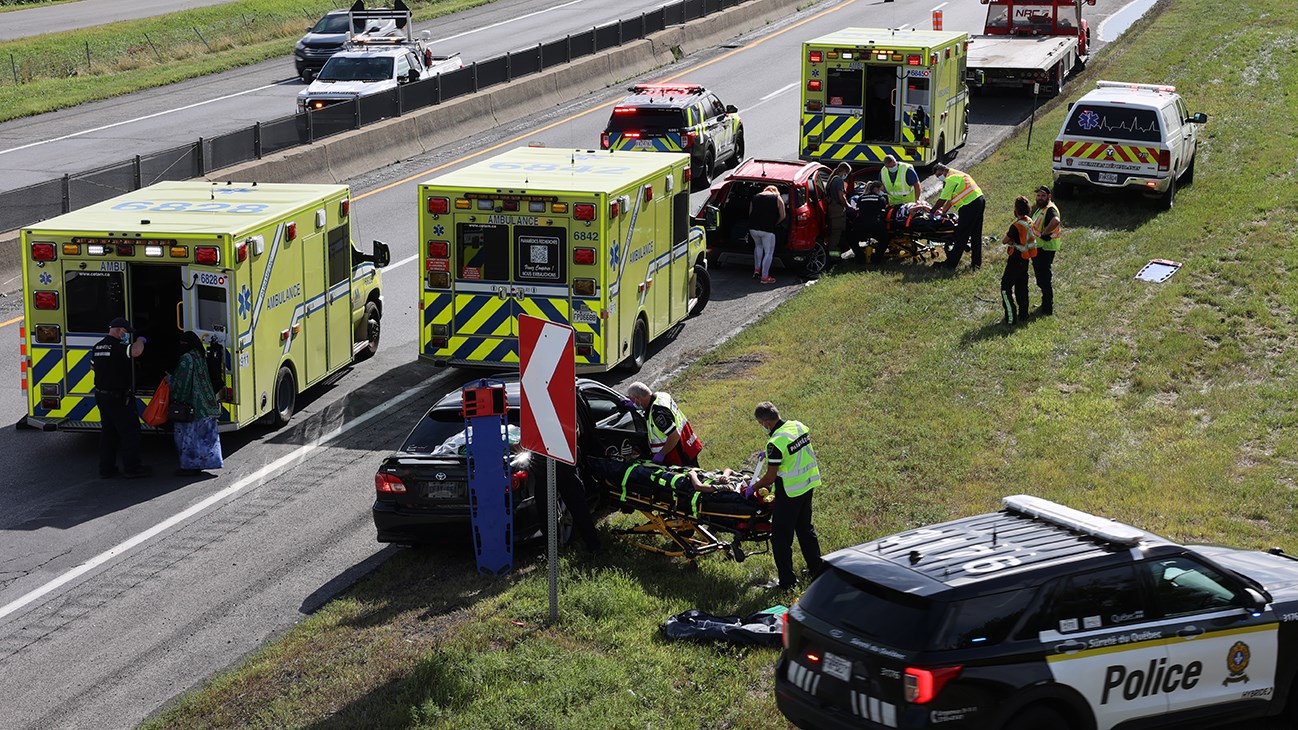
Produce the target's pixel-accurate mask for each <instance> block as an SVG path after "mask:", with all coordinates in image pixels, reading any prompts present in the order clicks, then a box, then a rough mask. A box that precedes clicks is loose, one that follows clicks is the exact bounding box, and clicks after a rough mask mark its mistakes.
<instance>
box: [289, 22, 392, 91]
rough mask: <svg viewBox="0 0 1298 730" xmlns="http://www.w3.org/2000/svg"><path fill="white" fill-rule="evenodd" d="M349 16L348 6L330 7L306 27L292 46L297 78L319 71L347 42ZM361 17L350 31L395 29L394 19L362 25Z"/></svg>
mask: <svg viewBox="0 0 1298 730" xmlns="http://www.w3.org/2000/svg"><path fill="white" fill-rule="evenodd" d="M350 18H351V12H350V11H348V10H331V11H329V12H328V13H326V14H325V16H324V17H323V18H321V19H319V20H317V21H316V24H315V25H313V26H311V27H310V28H308V29H307V31H306V35H304V36H302V39H301V40H299V41H298V42H297V45H295V46H293V64H294V66H295V67H296V68H297V75H298V78H300V79H302V80H303V81H305V82H306V83H308V84H309V83H311V80H312V79H314V78H315V77H316V74H318V73H320V69H322V68H324V65H325V62H326V61H328V60H329V59H330V58H332V57H333V55H334V54H335V53H337V52H339V51H341V50H342V49H343V45H344V44H346V42H347V23H348V21H349V20H350ZM365 22H366V21H364V20H358V21H356V25H355V27H354V28H352V32H353V33H370V34H372V35H381V34H383V33H388V32H391V31H393V30H395V29H396V27H397V24H396V21H395V20H387V19H384V20H372V21H369V22H370V25H369V27H368V28H367V27H365Z"/></svg>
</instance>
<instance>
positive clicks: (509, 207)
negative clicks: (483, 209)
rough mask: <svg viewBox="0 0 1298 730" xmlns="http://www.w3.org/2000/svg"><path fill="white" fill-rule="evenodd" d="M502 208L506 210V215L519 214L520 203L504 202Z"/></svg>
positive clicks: (515, 201) (513, 201) (514, 201)
mask: <svg viewBox="0 0 1298 730" xmlns="http://www.w3.org/2000/svg"><path fill="white" fill-rule="evenodd" d="M501 206H502V207H503V208H504V209H505V212H506V213H517V212H518V201H517V200H503V201H501Z"/></svg>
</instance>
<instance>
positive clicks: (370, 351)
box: [356, 302, 381, 362]
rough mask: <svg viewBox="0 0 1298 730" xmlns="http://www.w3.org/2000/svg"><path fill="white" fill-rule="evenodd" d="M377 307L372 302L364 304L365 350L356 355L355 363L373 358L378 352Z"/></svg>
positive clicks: (378, 328) (378, 327) (378, 316)
mask: <svg viewBox="0 0 1298 730" xmlns="http://www.w3.org/2000/svg"><path fill="white" fill-rule="evenodd" d="M379 319H380V315H379V305H377V304H375V303H374V302H366V303H365V340H366V344H365V348H364V349H363V350H361V351H360V352H359V353H357V354H356V361H357V362H360V361H361V360H368V359H370V358H371V357H374V355H375V353H377V352H378V351H379V334H380V331H381V330H380V326H379Z"/></svg>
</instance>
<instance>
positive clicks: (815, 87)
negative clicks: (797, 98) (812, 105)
mask: <svg viewBox="0 0 1298 730" xmlns="http://www.w3.org/2000/svg"><path fill="white" fill-rule="evenodd" d="M807 91H815V92H819V91H820V79H812V80H810V81H808V82H807Z"/></svg>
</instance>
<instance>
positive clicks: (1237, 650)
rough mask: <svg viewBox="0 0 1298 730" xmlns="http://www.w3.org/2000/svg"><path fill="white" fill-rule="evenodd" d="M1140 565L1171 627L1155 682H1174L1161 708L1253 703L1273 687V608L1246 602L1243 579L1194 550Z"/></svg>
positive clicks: (1173, 709)
mask: <svg viewBox="0 0 1298 730" xmlns="http://www.w3.org/2000/svg"><path fill="white" fill-rule="evenodd" d="M1144 568H1145V570H1146V571H1148V573H1149V577H1150V580H1151V583H1152V585H1153V592H1154V598H1155V600H1156V602H1157V603H1158V606H1159V609H1160V610H1161V611H1162V613H1163V615H1164V616H1165V621H1167V622H1169V623H1171V624H1172V625H1171V629H1172V632H1173V634H1174V639H1173V641H1172V642H1171V643H1169V644H1168V647H1167V649H1168V657H1167V665H1168V669H1167V672H1166V673H1165V675H1164V676H1165V679H1164V681H1163V686H1164V687H1171V686H1173V685H1174V686H1175V690H1174V691H1169V692H1168V693H1167V696H1168V710H1169V712H1172V713H1176V712H1181V711H1189V710H1192V709H1195V708H1206V707H1214V706H1216V707H1219V708H1220V706H1223V705H1227V704H1229V703H1233V702H1240V701H1244V700H1245V699H1247V698H1253V699H1254V700H1255V702H1254V704H1255V705H1259V708H1258V709H1261V707H1260V705H1261V703H1259V702H1256V700H1263V701H1264V700H1267V699H1269V698H1270V697H1271V696H1272V695H1273V694H1274V693H1275V677H1276V661H1277V658H1278V657H1277V654H1278V650H1279V645H1278V636H1279V634H1278V630H1277V629H1278V624H1277V623H1276V618H1275V615H1274V614H1272V613H1271V612H1269V611H1266V612H1262V611H1253V610H1251V609H1250V608H1246V607H1245V606H1246V605H1247V603H1248V596H1247V594H1246V593H1245V592H1244V586H1243V585H1241V584H1240V583H1239V581H1238V580H1237V579H1236V578H1234V577H1233V576H1228V575H1226V574H1224V573H1223V572H1221V571H1219V570H1217V569H1216V568H1214V567H1213V566H1211V565H1209V564H1207V563H1205V562H1202V561H1200V560H1198V559H1196V558H1195V557H1194V556H1191V555H1173V556H1163V557H1158V558H1153V559H1150V560H1147V561H1145V563H1144ZM1173 673H1175V674H1176V677H1173ZM1178 678H1179V679H1178Z"/></svg>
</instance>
